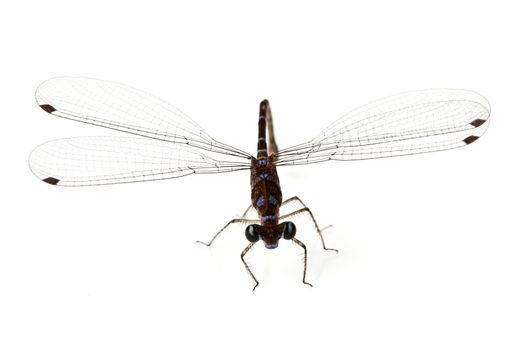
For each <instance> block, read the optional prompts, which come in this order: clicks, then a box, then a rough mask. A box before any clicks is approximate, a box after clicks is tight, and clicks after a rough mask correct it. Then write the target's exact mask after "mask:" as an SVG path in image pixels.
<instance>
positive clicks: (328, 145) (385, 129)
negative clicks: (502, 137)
mask: <svg viewBox="0 0 525 350" xmlns="http://www.w3.org/2000/svg"><path fill="white" fill-rule="evenodd" d="M489 116H490V106H489V103H488V102H487V100H486V99H485V98H483V97H482V96H481V95H479V94H477V93H475V92H472V91H467V90H443V89H435V90H422V91H413V92H408V93H404V94H400V95H395V96H392V97H388V98H385V99H381V100H378V101H375V102H372V103H370V104H367V105H365V106H362V107H360V108H357V109H355V110H354V111H352V112H350V113H348V114H346V115H344V116H343V117H341V118H340V119H338V120H336V121H335V122H334V123H332V124H331V125H329V126H328V127H327V128H326V129H325V130H323V131H322V132H321V133H320V134H319V135H318V136H317V137H315V138H314V139H312V140H311V141H309V142H306V143H303V144H300V145H297V146H294V147H290V148H286V149H283V150H281V151H279V152H278V161H277V164H278V165H295V164H309V163H316V162H323V161H327V160H362V159H374V158H384V157H394V156H401V155H409V154H417V153H426V152H434V151H440V150H446V149H451V148H456V147H461V146H465V145H467V144H470V143H472V142H473V141H475V140H476V139H477V138H479V137H480V136H481V135H482V134H483V132H484V131H485V130H486V128H487V127H488V124H489V123H488V120H489Z"/></svg>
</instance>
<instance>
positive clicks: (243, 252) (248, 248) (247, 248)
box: [241, 242, 306, 290]
mask: <svg viewBox="0 0 525 350" xmlns="http://www.w3.org/2000/svg"><path fill="white" fill-rule="evenodd" d="M254 244H255V242H252V243H250V244H248V246H247V247H246V248H244V250H243V251H242V253H241V260H242V263H243V264H244V267H246V271H248V273H249V274H250V276H252V278H253V280H254V281H255V286H254V287H253V290H255V288H257V286H258V285H259V281H257V278H255V275H254V274H253V272H252V270H250V267H249V266H248V264H247V263H246V261H245V260H244V256H245V255H246V253H248V251H249V250H250V249H252V247H253V246H254ZM305 268H306V267H305Z"/></svg>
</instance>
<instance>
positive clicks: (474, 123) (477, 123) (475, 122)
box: [470, 118, 487, 128]
mask: <svg viewBox="0 0 525 350" xmlns="http://www.w3.org/2000/svg"><path fill="white" fill-rule="evenodd" d="M486 121H487V119H479V118H478V119H476V120H473V121H471V122H470V125H472V126H473V127H475V128H477V127H478V126H481V125H483V124H484V123H485V122H486Z"/></svg>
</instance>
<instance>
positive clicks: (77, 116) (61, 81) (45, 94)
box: [36, 77, 250, 158]
mask: <svg viewBox="0 0 525 350" xmlns="http://www.w3.org/2000/svg"><path fill="white" fill-rule="evenodd" d="M36 100H37V102H38V104H39V105H40V107H42V109H44V110H45V111H46V112H48V113H51V114H53V115H56V116H59V117H62V118H66V119H71V120H76V121H80V122H84V123H88V124H93V125H98V126H102V127H106V128H110V129H115V130H120V131H124V132H127V133H130V134H134V135H140V136H145V137H149V138H152V139H156V140H161V141H168V142H173V143H184V144H188V145H190V146H193V147H196V148H200V149H204V150H210V151H213V152H216V153H223V154H229V155H233V156H237V157H241V158H249V157H250V154H248V153H246V152H244V151H241V150H238V149H236V148H234V147H231V146H228V145H226V144H223V143H221V142H218V141H216V140H214V139H213V138H212V137H211V136H210V135H209V134H208V133H207V132H206V131H205V130H204V129H203V128H202V127H201V126H199V125H198V124H197V123H195V122H194V121H193V120H192V119H190V118H189V117H188V116H186V115H185V114H184V113H183V112H181V111H180V110H178V109H177V108H175V107H173V106H171V105H170V104H168V103H166V102H164V101H162V100H161V99H159V98H157V97H154V96H152V95H150V94H148V93H145V92H143V91H140V90H137V89H134V88H131V87H128V86H126V85H122V84H117V83H113V82H108V81H102V80H96V79H88V78H75V77H61V78H53V79H50V80H47V81H45V82H44V83H42V84H41V85H40V86H39V87H38V88H37V91H36Z"/></svg>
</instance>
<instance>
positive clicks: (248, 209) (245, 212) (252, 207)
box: [241, 204, 255, 219]
mask: <svg viewBox="0 0 525 350" xmlns="http://www.w3.org/2000/svg"><path fill="white" fill-rule="evenodd" d="M252 209H255V207H254V206H253V204H250V206H249V207H248V208H246V210H245V211H244V214H242V216H241V218H242V219H246V216H247V215H248V213H249V212H250V210H252Z"/></svg>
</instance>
